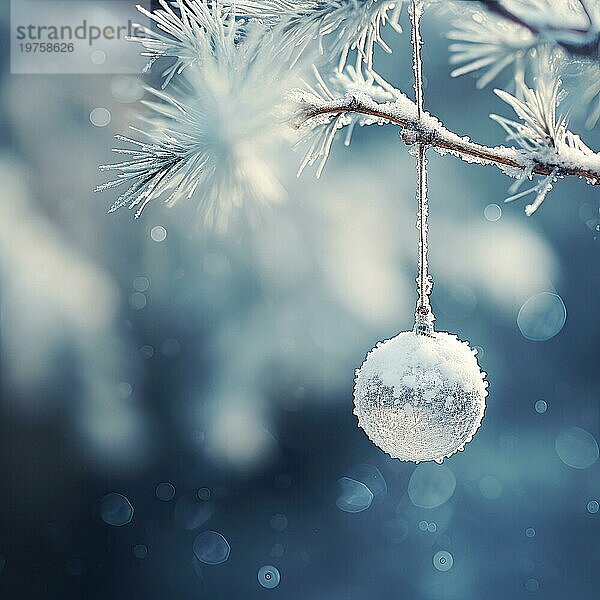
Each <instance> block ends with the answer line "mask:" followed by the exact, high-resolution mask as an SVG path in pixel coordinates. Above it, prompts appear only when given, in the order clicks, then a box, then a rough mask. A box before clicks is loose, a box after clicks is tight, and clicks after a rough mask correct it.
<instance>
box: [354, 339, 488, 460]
mask: <svg viewBox="0 0 600 600" xmlns="http://www.w3.org/2000/svg"><path fill="white" fill-rule="evenodd" d="M475 352H476V351H475V350H472V349H471V348H470V347H469V345H468V344H467V343H466V342H461V341H460V340H459V339H458V338H457V337H456V336H455V335H451V334H449V333H445V332H432V333H431V334H430V335H423V334H421V333H417V332H415V331H403V332H402V333H399V334H398V335H397V336H396V337H393V338H392V339H390V340H387V341H385V342H381V343H380V344H378V345H377V346H376V347H375V348H374V349H373V350H371V352H369V354H368V355H367V358H366V360H365V362H364V363H363V365H362V367H361V368H360V369H359V370H358V371H357V375H356V385H355V389H354V403H355V409H354V414H356V416H357V417H358V424H359V425H360V427H362V428H363V429H364V430H365V433H366V434H367V435H368V436H369V438H370V439H371V441H372V442H373V443H374V444H375V445H377V446H379V447H380V448H381V449H382V450H383V451H384V452H387V453H388V454H389V455H390V456H391V457H392V458H399V459H400V460H408V461H414V462H420V461H426V460H435V461H438V462H441V461H442V460H443V459H444V458H445V457H448V456H451V455H452V454H454V453H455V452H457V451H458V450H462V449H463V448H464V446H465V444H466V443H467V442H469V441H471V439H472V438H473V436H474V435H475V432H476V431H477V429H478V428H479V426H480V424H481V420H482V419H483V414H484V411H485V398H486V396H487V390H486V388H487V382H486V381H485V380H484V376H485V374H484V373H482V372H481V370H480V368H479V365H478V364H477V360H476V358H475Z"/></svg>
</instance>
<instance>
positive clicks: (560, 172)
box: [294, 91, 600, 185]
mask: <svg viewBox="0 0 600 600" xmlns="http://www.w3.org/2000/svg"><path fill="white" fill-rule="evenodd" d="M294 100H295V102H296V103H297V105H298V110H297V111H296V114H295V118H294V124H295V126H296V127H297V128H298V129H305V128H309V129H313V128H314V127H318V126H319V125H320V124H324V123H329V122H330V120H331V119H333V118H335V117H336V116H337V117H340V116H344V115H352V114H354V115H359V116H362V117H363V119H362V122H361V123H360V124H362V125H367V124H372V123H379V124H384V123H392V124H394V125H398V126H399V127H401V128H402V129H403V132H402V139H403V141H404V142H405V143H406V144H407V145H412V144H416V143H424V144H426V145H427V146H430V147H432V148H434V149H436V150H437V151H438V152H440V153H441V154H446V153H449V154H452V155H454V156H457V157H458V158H460V159H462V160H464V161H465V162H470V163H479V164H485V165H494V166H496V167H498V168H499V169H501V170H502V171H503V172H504V173H506V174H508V175H510V176H511V177H519V176H520V174H521V172H523V173H527V174H532V173H535V174H538V175H546V176H548V175H551V174H553V173H555V174H556V175H557V176H558V177H564V176H570V175H572V176H577V177H580V178H585V179H586V180H587V181H588V182H589V183H591V184H594V185H598V184H600V154H597V153H591V154H584V153H582V152H579V151H577V150H575V149H570V151H569V152H568V155H563V154H557V153H556V151H553V150H551V149H549V150H547V151H543V152H538V153H533V154H531V153H528V152H525V151H524V150H521V149H518V148H513V147H505V146H484V145H482V144H477V143H475V142H472V141H471V140H470V139H469V138H468V137H461V136H459V135H457V134H456V133H453V132H452V131H450V130H449V129H447V128H446V127H444V126H443V125H442V123H441V122H440V121H439V120H438V119H437V118H435V117H433V116H431V115H429V114H427V113H425V114H424V115H423V117H422V118H421V119H419V118H418V117H417V107H416V105H415V103H414V102H413V101H412V100H410V99H408V98H407V97H406V96H404V95H402V97H399V98H398V99H397V100H396V101H395V102H386V103H382V104H380V103H377V102H375V101H373V100H372V99H371V98H370V97H369V96H368V95H366V94H361V93H351V94H347V95H346V96H345V97H344V98H342V99H336V100H331V101H323V100H321V99H319V98H317V97H316V96H313V95H312V94H307V93H303V92H300V91H296V92H295V96H294Z"/></svg>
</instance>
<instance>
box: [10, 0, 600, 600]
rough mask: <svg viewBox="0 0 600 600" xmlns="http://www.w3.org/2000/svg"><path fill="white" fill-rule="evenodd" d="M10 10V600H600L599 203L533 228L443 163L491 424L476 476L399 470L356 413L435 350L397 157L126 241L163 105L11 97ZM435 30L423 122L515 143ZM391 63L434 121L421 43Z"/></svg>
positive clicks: (380, 156)
mask: <svg viewBox="0 0 600 600" xmlns="http://www.w3.org/2000/svg"><path fill="white" fill-rule="evenodd" d="M127 1H128V0H127ZM8 9H9V6H8V2H3V3H2V20H1V22H0V28H1V29H0V44H1V45H2V64H3V69H2V80H1V82H0V110H1V113H2V119H0V132H1V136H0V140H1V141H0V143H1V146H2V147H1V148H0V194H1V195H2V200H1V202H0V301H1V321H0V323H1V367H2V368H1V377H2V400H1V407H0V409H1V424H0V447H1V453H0V481H1V483H2V496H1V498H2V499H1V503H0V506H1V511H0V519H1V521H0V523H1V532H0V571H1V574H0V596H1V597H2V598H7V599H10V600H13V599H20V598H23V599H38V598H40V599H41V598H44V599H54V598H56V599H61V600H63V599H66V598H85V599H99V600H100V599H102V600H105V599H108V598H111V599H119V600H121V599H123V600H125V599H138V598H147V599H157V600H159V599H160V600H163V599H165V598H171V599H185V600H187V599H192V598H199V599H200V598H205V599H207V600H221V599H222V600H251V599H254V598H263V597H269V596H272V597H277V598H282V599H285V600H359V599H360V600H365V599H368V600H384V599H386V600H387V599H390V598H407V599H411V600H420V599H423V600H430V599H431V600H434V599H436V600H437V599H440V600H442V599H444V600H445V599H447V600H454V599H456V600H459V599H460V600H465V599H468V600H479V599H481V600H505V599H507V598H511V599H512V598H515V599H516V598H527V597H536V596H537V597H541V598H544V599H548V600H551V599H554V598H557V599H558V598H564V597H565V596H567V595H568V596H570V597H572V598H575V599H577V600H593V599H595V598H597V597H598V589H599V586H600V575H599V571H598V566H599V564H600V545H599V542H598V540H599V534H600V527H599V523H600V521H599V520H600V512H598V502H599V501H600V463H599V462H598V460H597V458H598V446H597V443H596V438H597V437H598V435H599V434H600V422H599V403H598V389H599V384H600V370H599V368H598V350H599V344H598V339H599V335H600V325H599V320H598V316H597V307H598V304H599V302H600V278H599V275H600V269H599V266H598V248H599V246H598V244H599V241H598V240H596V239H595V235H596V234H597V232H595V231H594V227H595V226H596V224H597V223H598V210H599V198H598V191H597V190H595V189H593V188H592V187H591V186H588V185H586V184H585V183H584V182H582V181H577V180H573V181H563V182H559V183H558V184H557V185H556V186H555V187H556V189H555V190H554V191H553V192H552V193H551V194H550V196H549V197H548V199H547V200H546V202H545V203H544V205H543V207H542V208H541V209H540V210H539V211H538V213H537V214H536V215H535V216H534V217H532V218H527V217H526V216H525V215H524V214H523V206H522V205H520V204H518V203H517V204H511V205H504V204H503V203H502V200H503V198H504V196H505V195H506V189H507V187H508V185H509V183H510V182H509V181H508V180H507V179H506V177H504V176H503V175H502V174H501V173H499V172H497V171H496V170H494V169H493V168H491V167H487V168H485V167H479V166H470V165H466V164H463V163H462V162H460V161H459V160H456V159H454V158H451V157H443V158H442V157H438V156H436V155H432V156H431V157H430V193H431V204H432V207H431V257H430V258H431V269H432V271H433V275H434V278H435V282H436V285H435V288H434V294H433V304H434V310H435V312H436V316H437V321H436V326H437V328H438V329H441V330H447V331H451V332H455V333H456V334H457V335H458V336H459V337H460V338H461V339H467V340H469V341H470V342H471V344H472V345H473V346H477V347H478V348H479V360H480V363H481V365H482V368H483V369H484V370H485V371H487V373H488V378H489V381H490V396H489V398H488V408H487V412H486V417H485V420H484V423H483V426H482V428H481V429H480V431H479V432H478V434H477V435H476V437H475V439H474V441H473V442H472V443H470V444H469V445H468V446H467V448H466V450H465V451H464V452H463V453H460V454H458V455H456V456H454V457H452V458H451V459H449V460H446V461H445V462H444V464H443V466H441V467H440V466H438V465H419V466H415V465H414V464H406V463H401V462H398V461H394V460H391V459H390V458H388V457H387V456H386V455H384V454H382V453H381V452H380V451H379V450H378V449H377V448H376V447H374V446H373V445H372V444H371V443H370V442H369V441H368V439H367V438H366V437H365V435H364V434H363V432H362V431H360V430H359V429H358V428H357V425H356V419H355V417H354V416H353V415H352V386H353V378H354V369H355V368H356V367H357V366H359V365H360V364H361V362H362V360H363V358H364V355H365V353H366V352H367V351H368V350H369V349H370V348H371V347H372V346H374V345H375V343H376V342H377V341H378V340H381V339H385V338H388V337H390V336H392V335H393V334H395V333H396V332H397V331H400V330H405V329H410V328H411V327H412V314H413V309H414V300H415V293H414V277H415V254H416V249H415V246H416V232H415V229H414V225H415V201H414V179H415V177H414V159H413V158H412V157H411V156H410V155H409V154H408V153H407V152H406V150H405V148H404V146H403V144H402V143H401V141H400V140H399V138H398V131H397V130H396V129H395V128H392V127H387V128H377V127H372V128H365V129H364V130H360V131H358V132H357V133H356V135H355V139H354V141H353V145H352V146H351V148H349V149H346V148H343V146H342V144H338V145H337V146H336V148H335V150H334V153H333V156H332V159H331V162H330V164H329V165H328V168H327V169H326V171H325V173H324V175H323V177H322V179H321V180H320V181H318V182H317V181H316V180H315V179H314V178H313V176H312V174H311V173H306V174H305V175H304V176H303V177H302V178H301V179H300V180H296V178H295V171H296V169H297V165H298V163H299V161H300V158H301V157H300V155H299V154H297V153H296V154H294V153H293V152H292V151H290V152H289V154H286V155H284V156H282V158H281V169H282V172H283V173H284V177H285V183H286V186H287V189H288V190H289V199H288V200H287V202H286V203H285V204H282V205H280V206H276V207H274V208H273V209H272V210H271V211H270V212H269V213H268V214H267V215H266V216H265V217H264V218H263V220H262V222H261V223H260V224H259V226H257V227H250V226H245V225H244V224H243V223H239V222H238V223H234V224H232V226H231V228H230V229H229V230H228V232H227V233H225V234H216V233H213V232H211V231H207V230H205V229H202V227H201V226H199V225H196V222H197V219H196V208H195V207H194V206H193V205H191V204H187V205H186V204H184V203H180V204H178V205H177V206H176V207H175V208H172V209H167V208H166V207H164V206H162V205H161V204H160V203H156V204H154V205H152V206H150V207H149V208H148V209H147V210H146V211H145V213H144V215H143V217H142V219H141V220H140V221H134V220H133V218H132V215H131V214H130V213H128V212H127V211H126V210H124V211H122V212H119V213H117V214H114V215H107V214H106V211H107V208H108V206H109V205H110V204H112V202H113V201H114V196H113V195H111V194H110V193H109V194H102V195H97V194H94V193H93V191H92V190H93V188H94V186H95V185H97V184H98V183H101V182H102V181H104V179H103V178H102V175H101V174H99V172H98V165H99V164H104V163H107V162H111V161H112V160H113V157H112V156H111V153H110V148H111V147H112V146H113V145H114V144H115V143H114V140H113V139H112V136H113V135H114V134H116V133H123V132H125V131H126V129H127V127H128V125H129V123H130V122H131V121H132V114H133V113H135V112H137V111H139V110H143V108H142V107H140V105H139V100H140V98H141V97H142V95H143V88H142V85H143V83H142V80H141V79H140V78H138V77H134V76H126V75H118V76H110V75H82V76H76V75H64V76H58V75H55V76H42V75H11V74H10V69H9V35H8V31H9V29H8V28H9V10H8ZM423 26H424V35H425V39H426V46H425V50H424V60H425V69H426V73H427V81H426V84H427V87H426V104H427V107H428V109H429V110H430V111H431V112H432V113H433V114H436V115H438V116H440V117H441V118H443V120H444V122H445V123H446V125H447V126H449V127H450V128H452V129H454V130H456V131H458V132H461V133H468V134H469V135H470V136H472V137H473V138H474V139H476V140H478V141H481V142H484V143H490V144H492V143H494V144H496V143H501V142H502V141H503V140H502V133H501V131H500V128H499V127H498V126H497V125H495V124H494V123H492V122H491V121H490V120H489V119H488V114H489V113H490V112H499V113H501V114H507V113H506V109H505V108H504V107H503V106H502V103H501V102H500V101H499V99H498V98H496V97H495V96H494V95H493V94H492V93H491V90H485V91H477V90H476V89H475V81H474V79H472V78H469V77H465V78H459V79H451V78H450V77H449V75H448V73H449V70H450V68H449V66H448V54H447V44H448V42H447V40H446V39H445V37H444V33H445V31H446V30H447V28H448V17H446V18H444V17H443V16H442V17H438V18H433V17H432V18H430V17H428V16H427V15H426V16H425V19H424V24H423ZM386 39H388V40H389V42H390V44H391V45H392V46H393V47H394V50H395V53H394V54H393V55H392V56H391V57H389V56H387V55H383V54H378V55H377V63H376V64H378V65H379V69H380V71H381V72H382V73H383V74H384V75H385V76H386V77H387V78H388V79H389V80H391V81H392V82H394V83H396V84H397V85H398V87H400V88H401V89H403V90H405V91H407V92H410V88H411V79H410V62H409V61H410V50H409V46H408V43H409V38H408V36H407V35H406V34H404V35H403V36H397V35H394V34H393V32H387V33H386ZM145 81H146V82H147V83H151V82H152V81H153V77H152V76H147V77H146V78H145ZM98 109H102V110H100V111H98ZM94 111H95V112H94ZM107 115H108V116H110V122H108V123H106V121H107V120H108V117H107ZM582 121H583V118H582V117H580V116H579V115H577V114H574V116H573V119H572V122H573V129H575V130H576V131H577V130H582V129H583V127H582ZM94 122H95V123H96V124H94ZM583 138H584V140H585V141H586V142H587V143H588V144H589V145H590V146H591V147H594V148H598V147H600V135H599V133H598V130H597V129H596V130H595V131H587V132H584V133H583ZM490 205H491V206H490ZM540 293H545V294H544V295H543V296H539V294H540ZM530 298H533V300H531V301H530V304H529V309H527V307H525V308H523V310H522V311H521V317H520V321H519V324H517V316H518V314H519V311H520V310H521V308H522V307H523V305H524V304H525V303H526V302H527V301H528V300H529V299H530ZM532 303H533V304H532ZM563 303H564V306H566V314H567V317H566V322H565V323H564V327H562V329H561V327H560V325H561V324H562V320H561V315H562V306H563ZM532 306H533V309H532ZM534 309H535V310H534ZM528 310H529V312H528ZM519 325H520V326H521V327H520V328H519ZM540 332H541V333H540ZM552 333H557V335H555V336H554V337H552V338H550V339H548V340H546V341H532V340H530V339H527V337H534V338H535V337H536V335H538V334H539V335H538V337H541V338H545V337H547V334H552ZM526 336H527V337H526ZM161 484H163V485H161ZM164 484H170V485H164ZM132 510H133V513H132V512H131V511H132ZM111 523H112V524H111ZM122 523H125V524H123V525H122V526H118V525H120V524H122ZM207 531H211V532H217V533H218V534H220V536H217V535H215V534H208V535H206V534H204V533H203V532H207ZM198 536H199V537H198ZM221 536H222V537H221ZM202 557H204V559H205V560H204V562H201V560H199V558H202ZM225 559H226V560H225ZM221 561H222V562H221ZM207 562H208V563H210V562H220V564H206V563H207ZM263 566H269V567H270V568H271V567H274V568H275V569H277V571H276V570H275V569H272V568H271V570H270V571H269V572H270V574H271V575H270V576H269V575H268V574H267V577H266V578H265V576H264V571H263V572H262V574H261V575H260V577H259V569H260V568H261V567H263ZM277 573H279V574H280V581H279V583H278V585H277V587H275V588H274V589H267V588H268V587H269V586H270V585H271V582H275V583H276V582H277ZM261 582H262V583H261ZM265 586H266V587H265Z"/></svg>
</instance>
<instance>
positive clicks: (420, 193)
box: [411, 0, 434, 335]
mask: <svg viewBox="0 0 600 600" xmlns="http://www.w3.org/2000/svg"><path fill="white" fill-rule="evenodd" d="M411 8H412V10H411V24H412V38H411V39H412V48H413V74H414V79H415V83H414V85H415V97H416V104H417V117H418V121H419V122H420V121H421V119H422V117H423V63H422V60H421V46H422V44H423V40H422V38H421V29H420V22H421V14H422V12H423V7H422V0H412V7H411ZM425 151H426V147H425V144H424V143H423V142H419V143H418V144H417V228H418V230H419V246H418V254H419V267H418V268H419V274H418V277H417V292H418V299H417V308H416V311H415V332H416V333H420V334H423V335H431V334H432V333H433V320H434V317H433V313H432V312H431V304H430V302H429V295H430V293H431V287H432V284H431V278H430V276H429V273H428V265H427V250H428V248H427V233H428V229H429V225H428V216H429V204H428V200H427V158H426V156H425Z"/></svg>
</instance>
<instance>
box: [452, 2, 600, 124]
mask: <svg viewBox="0 0 600 600" xmlns="http://www.w3.org/2000/svg"><path fill="white" fill-rule="evenodd" d="M486 9H487V10H486ZM448 37H449V38H450V39H451V40H452V43H451V44H450V46H449V50H450V53H451V56H450V62H451V63H452V64H454V65H456V68H455V69H454V70H453V71H452V75H453V76H455V77H457V76H460V75H464V74H467V73H474V74H476V76H477V87H479V88H483V87H485V86H487V85H488V84H489V83H491V82H492V81H494V80H495V79H497V78H498V77H499V76H500V75H501V74H503V73H505V72H506V70H507V69H508V68H510V69H512V73H511V75H512V77H510V78H506V77H503V80H502V81H503V84H504V83H506V85H507V88H506V89H508V88H509V87H510V86H515V85H518V83H519V81H521V80H522V79H524V78H525V77H526V76H527V73H528V71H530V72H536V71H538V70H540V68H541V69H543V68H544V60H545V59H546V57H547V56H548V54H549V53H550V54H552V55H553V56H554V57H555V58H554V60H555V62H556V63H557V64H558V65H559V66H560V68H561V76H562V77H563V79H567V78H568V79H570V80H571V81H572V83H573V85H574V86H577V85H578V84H581V90H580V94H579V97H580V100H581V104H582V105H583V106H586V105H587V106H588V114H587V121H586V125H587V126H588V127H590V128H591V127H593V126H594V125H595V124H596V122H597V121H598V118H600V98H599V94H600V64H599V63H598V59H599V58H600V2H598V0H500V1H498V0H480V2H472V3H469V5H464V6H462V7H461V13H460V18H457V19H456V20H455V21H454V23H453V30H452V31H450V32H449V33H448Z"/></svg>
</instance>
